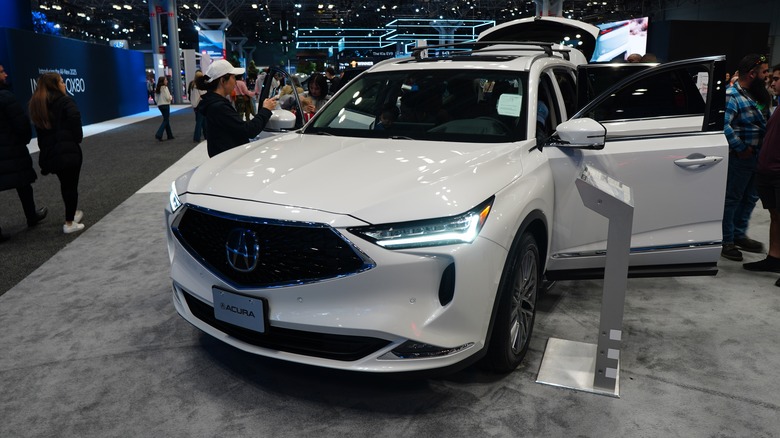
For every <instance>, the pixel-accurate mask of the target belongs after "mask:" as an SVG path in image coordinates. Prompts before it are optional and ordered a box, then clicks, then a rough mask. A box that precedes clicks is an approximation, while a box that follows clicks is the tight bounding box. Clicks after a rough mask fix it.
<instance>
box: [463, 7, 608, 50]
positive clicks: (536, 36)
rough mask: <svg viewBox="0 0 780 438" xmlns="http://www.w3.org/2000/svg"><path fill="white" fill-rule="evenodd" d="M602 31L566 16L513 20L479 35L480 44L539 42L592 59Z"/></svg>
mask: <svg viewBox="0 0 780 438" xmlns="http://www.w3.org/2000/svg"><path fill="white" fill-rule="evenodd" d="M598 35H599V28H598V27H596V26H594V25H592V24H588V23H585V22H582V21H577V20H572V19H569V18H562V17H531V18H521V19H519V20H513V21H509V22H506V23H503V24H499V25H498V26H495V27H492V28H490V29H488V30H486V31H484V32H482V33H480V34H479V37H478V38H477V41H515V42H522V41H539V42H546V43H555V44H563V45H566V46H571V47H573V48H575V49H577V50H579V51H580V52H582V54H583V55H585V59H591V57H592V56H593V51H594V50H595V49H596V37H598Z"/></svg>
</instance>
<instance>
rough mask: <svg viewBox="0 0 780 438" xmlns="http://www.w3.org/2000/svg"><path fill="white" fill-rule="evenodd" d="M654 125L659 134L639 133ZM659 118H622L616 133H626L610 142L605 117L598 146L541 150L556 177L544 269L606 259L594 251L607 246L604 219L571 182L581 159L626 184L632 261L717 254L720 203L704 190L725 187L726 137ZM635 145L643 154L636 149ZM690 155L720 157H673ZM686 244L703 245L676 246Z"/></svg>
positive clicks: (649, 262)
mask: <svg viewBox="0 0 780 438" xmlns="http://www.w3.org/2000/svg"><path fill="white" fill-rule="evenodd" d="M699 120H700V119H699ZM652 123H655V124H656V129H655V130H654V131H653V132H654V133H655V134H656V135H657V136H652V137H651V136H647V137H644V138H643V137H642V134H643V133H645V132H647V131H648V125H649V124H652ZM661 123H663V121H662V120H659V121H655V122H648V121H642V122H636V123H620V128H621V134H623V135H625V136H627V137H623V138H622V139H615V140H612V141H610V140H609V138H610V137H611V136H610V132H611V129H612V124H610V123H606V124H605V126H606V127H607V133H608V134H607V139H608V140H607V143H606V146H605V147H604V149H603V150H580V149H564V148H560V149H559V148H555V147H550V148H546V149H545V153H547V154H548V156H549V157H550V165H551V167H552V169H553V173H554V175H555V176H554V178H555V211H556V215H555V220H554V225H553V229H554V230H555V231H554V233H553V240H552V244H551V248H552V249H551V257H552V258H551V260H550V261H549V265H548V269H550V270H559V269H583V268H593V267H598V266H600V265H603V261H600V260H598V259H599V257H591V256H592V255H594V254H595V253H597V252H600V253H601V254H602V255H603V251H604V250H606V247H607V242H606V238H607V230H608V225H609V224H608V221H607V219H605V218H604V217H602V216H600V215H599V214H597V213H596V212H593V211H591V210H589V209H586V208H584V207H583V205H582V201H581V199H580V195H579V193H578V191H577V188H576V187H575V185H574V181H575V178H576V176H577V175H579V173H581V171H582V168H583V167H584V166H585V165H588V166H593V167H595V168H597V169H599V170H601V171H602V172H605V173H607V174H608V175H610V176H612V177H614V178H615V179H617V180H618V181H621V182H622V183H624V184H626V185H627V186H629V187H630V188H631V191H632V194H633V200H634V220H633V225H632V239H631V248H632V251H633V252H632V254H631V261H630V265H631V266H640V265H660V264H665V263H683V262H687V263H704V262H708V261H711V260H712V259H713V254H714V253H715V252H717V253H718V254H719V252H720V241H721V237H722V236H721V221H720V218H722V216H723V203H722V202H713V199H712V197H710V196H708V195H706V193H710V192H716V193H725V181H726V173H727V170H728V167H727V159H728V144H727V142H726V138H725V136H724V135H723V133H709V134H702V133H699V132H696V134H695V135H686V134H676V135H675V134H674V133H675V132H678V131H680V130H681V128H680V126H679V125H675V126H671V127H670V128H669V129H668V130H666V129H664V128H663V127H662V126H659V125H661ZM632 125H638V130H637V131H636V137H628V136H629V135H631V134H634V132H632V131H631V129H630V127H631V126H632ZM700 126H701V122H699V124H698V127H700ZM688 132H690V127H689V129H688ZM612 137H613V138H614V137H615V136H612ZM638 150H641V151H642V153H641V154H638V153H637V151H638ZM694 153H699V154H702V155H703V156H713V157H720V158H722V159H723V161H721V162H719V163H717V164H715V165H712V166H709V167H704V168H699V169H686V168H682V167H680V166H678V165H676V164H675V161H676V160H679V159H681V158H685V157H687V156H689V155H691V154H694ZM659 187H666V188H668V189H666V190H664V191H663V193H664V194H663V196H659V195H658V190H659ZM696 194H701V195H700V196H696ZM685 242H688V243H689V244H690V245H701V246H703V247H702V248H701V249H700V250H699V251H696V252H697V253H698V254H699V255H698V256H695V255H694V251H687V252H688V254H687V256H686V251H680V249H681V248H680V245H681V244H682V243H685ZM675 254H676V255H677V256H678V257H675ZM575 255H582V256H583V257H577V256H575ZM667 257H673V258H671V259H668V258H667ZM714 257H716V258H717V255H715V256H714ZM683 259H684V260H683Z"/></svg>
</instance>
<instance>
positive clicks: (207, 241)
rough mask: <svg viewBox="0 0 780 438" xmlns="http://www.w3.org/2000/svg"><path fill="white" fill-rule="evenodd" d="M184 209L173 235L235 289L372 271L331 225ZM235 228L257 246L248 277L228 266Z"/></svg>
mask: <svg viewBox="0 0 780 438" xmlns="http://www.w3.org/2000/svg"><path fill="white" fill-rule="evenodd" d="M184 208H185V210H184V211H183V212H182V213H181V214H180V215H179V216H178V217H177V219H176V221H175V222H174V224H173V230H174V234H175V235H176V237H177V238H178V240H179V241H180V242H181V243H182V245H184V247H185V248H186V249H187V251H188V252H189V253H190V254H192V255H193V256H194V257H195V258H197V259H199V260H201V262H202V263H204V264H205V265H206V266H207V267H209V268H210V269H211V270H212V271H214V272H215V273H217V275H219V276H220V277H222V278H224V279H226V280H227V281H228V282H230V283H232V284H233V285H234V286H236V287H272V286H283V285H289V284H300V283H307V282H312V281H318V280H323V279H327V278H333V277H339V276H343V275H348V274H352V273H355V272H360V271H363V270H366V269H369V268H371V267H373V262H372V261H371V260H370V259H369V258H368V257H367V256H365V255H363V254H361V253H359V252H358V251H357V250H356V249H355V248H354V246H353V245H352V244H351V243H350V242H348V241H347V240H346V239H344V238H343V237H342V236H341V234H339V233H338V232H336V231H335V230H334V229H333V228H331V227H329V226H327V225H322V224H309V223H301V222H281V221H270V220H264V219H258V218H249V217H243V216H232V215H227V214H223V213H219V212H214V211H203V210H201V209H198V208H195V207H192V206H186V207H184ZM236 229H246V230H250V231H251V232H252V233H254V235H255V236H256V238H257V242H258V243H259V252H258V253H257V263H256V267H254V268H253V269H251V270H250V271H249V272H242V271H240V270H237V269H235V268H234V267H233V266H231V265H230V262H229V261H228V254H227V248H226V244H227V240H228V236H229V235H230V233H231V232H232V231H234V230H236ZM241 267H242V268H243V267H244V266H241Z"/></svg>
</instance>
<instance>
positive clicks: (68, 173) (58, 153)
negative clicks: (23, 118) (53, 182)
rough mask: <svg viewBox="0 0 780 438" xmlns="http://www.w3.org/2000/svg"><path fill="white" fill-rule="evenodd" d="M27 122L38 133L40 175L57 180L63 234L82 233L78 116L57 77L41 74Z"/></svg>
mask: <svg viewBox="0 0 780 438" xmlns="http://www.w3.org/2000/svg"><path fill="white" fill-rule="evenodd" d="M30 119H32V122H33V124H34V125H35V129H36V130H37V131H38V148H39V149H40V150H41V152H40V154H39V155H38V164H39V165H40V166H41V173H42V174H43V175H48V174H50V173H53V174H55V175H57V178H59V180H60V191H61V193H62V200H63V201H64V202H65V224H63V226H62V231H63V232H64V233H65V234H69V233H75V232H77V231H81V230H83V229H84V225H83V224H81V223H80V222H81V218H82V217H83V213H82V212H81V211H80V210H77V209H76V207H77V206H78V201H79V191H78V185H79V174H80V173H81V162H82V153H81V146H80V145H79V143H81V140H82V139H83V138H84V133H83V132H82V130H81V113H80V112H79V109H78V107H77V106H76V101H75V100H73V99H72V98H71V97H70V96H68V94H67V92H66V91H65V82H64V81H63V80H62V76H60V75H59V74H57V73H44V74H42V75H41V76H40V77H39V78H38V85H37V88H36V89H35V92H34V93H33V95H32V98H31V99H30Z"/></svg>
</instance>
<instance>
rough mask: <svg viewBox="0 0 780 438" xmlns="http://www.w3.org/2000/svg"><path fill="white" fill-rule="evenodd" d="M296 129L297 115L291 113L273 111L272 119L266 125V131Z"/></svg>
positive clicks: (281, 110) (278, 110) (280, 110)
mask: <svg viewBox="0 0 780 438" xmlns="http://www.w3.org/2000/svg"><path fill="white" fill-rule="evenodd" d="M293 128H295V114H293V113H292V112H290V111H287V110H283V109H277V110H273V111H272V114H271V119H270V120H268V123H267V124H266V125H265V130H266V131H286V130H290V129H293Z"/></svg>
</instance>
